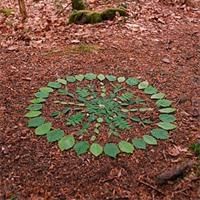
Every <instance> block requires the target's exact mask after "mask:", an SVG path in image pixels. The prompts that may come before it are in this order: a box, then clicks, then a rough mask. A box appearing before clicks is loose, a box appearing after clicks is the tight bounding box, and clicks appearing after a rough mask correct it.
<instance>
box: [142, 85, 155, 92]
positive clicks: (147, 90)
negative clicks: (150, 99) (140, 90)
mask: <svg viewBox="0 0 200 200" xmlns="http://www.w3.org/2000/svg"><path fill="white" fill-rule="evenodd" d="M156 92H157V89H156V88H155V87H153V86H151V85H149V86H148V87H146V88H145V89H144V93H145V94H155V93H156Z"/></svg>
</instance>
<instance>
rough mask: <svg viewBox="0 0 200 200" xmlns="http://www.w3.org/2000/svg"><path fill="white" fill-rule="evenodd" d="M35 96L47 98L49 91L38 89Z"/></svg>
mask: <svg viewBox="0 0 200 200" xmlns="http://www.w3.org/2000/svg"><path fill="white" fill-rule="evenodd" d="M35 96H36V97H38V98H48V97H49V92H43V91H40V92H37V93H35Z"/></svg>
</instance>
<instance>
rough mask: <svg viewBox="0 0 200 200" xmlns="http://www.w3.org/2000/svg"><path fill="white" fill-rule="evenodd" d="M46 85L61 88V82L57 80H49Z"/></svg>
mask: <svg viewBox="0 0 200 200" xmlns="http://www.w3.org/2000/svg"><path fill="white" fill-rule="evenodd" d="M48 86H49V87H51V88H54V89H58V88H61V84H60V83H59V82H49V83H48Z"/></svg>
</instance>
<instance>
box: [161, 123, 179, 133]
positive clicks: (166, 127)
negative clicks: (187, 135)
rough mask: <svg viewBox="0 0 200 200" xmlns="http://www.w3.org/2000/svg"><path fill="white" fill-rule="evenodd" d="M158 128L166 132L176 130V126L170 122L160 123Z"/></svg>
mask: <svg viewBox="0 0 200 200" xmlns="http://www.w3.org/2000/svg"><path fill="white" fill-rule="evenodd" d="M158 126H159V127H160V128H162V129H164V130H167V131H169V130H173V129H175V128H176V126H175V125H174V124H171V123H169V122H159V123H158Z"/></svg>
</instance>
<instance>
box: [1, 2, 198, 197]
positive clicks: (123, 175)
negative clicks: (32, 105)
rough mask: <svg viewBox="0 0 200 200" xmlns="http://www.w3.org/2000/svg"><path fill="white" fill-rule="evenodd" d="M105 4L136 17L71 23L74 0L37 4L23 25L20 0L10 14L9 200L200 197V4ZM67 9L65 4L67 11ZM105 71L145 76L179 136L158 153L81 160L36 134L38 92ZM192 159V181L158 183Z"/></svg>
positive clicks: (6, 64) (6, 27) (4, 47)
mask: <svg viewBox="0 0 200 200" xmlns="http://www.w3.org/2000/svg"><path fill="white" fill-rule="evenodd" d="M191 2H193V1H161V0H160V1H159V0H158V1H153V0H149V1H145V0H139V1H129V0H127V1H122V0H118V1H112V0H109V1H95V0H90V1H89V3H90V8H91V9H94V8H97V9H102V8H104V7H109V6H117V5H121V4H125V5H126V7H127V10H128V13H129V16H128V17H127V18H123V17H122V18H121V17H117V18H116V19H115V20H113V21H106V22H104V23H100V24H95V25H67V24H66V18H67V16H69V14H70V9H71V8H70V6H68V7H66V8H65V9H63V8H64V7H65V6H66V5H67V4H68V3H69V2H66V1H65V2H64V3H63V4H62V1H58V0H57V1H53V0H49V1H42V0H41V1H30V0H29V1H27V10H28V13H29V19H28V20H27V21H26V22H25V23H24V24H23V23H21V21H20V15H19V13H18V9H17V3H16V2H15V1H7V0H3V1H1V2H0V8H1V7H2V8H5V7H9V8H13V11H12V12H13V14H12V15H10V16H9V17H5V16H4V15H3V14H0V199H2V200H4V199H6V200H7V199H19V200H26V199H31V200H43V199H45V200H47V199H53V200H54V199H55V200H57V199H58V200H62V199H63V200H64V199H69V200H72V199H81V200H82V199H88V200H90V199H91V200H94V199H95V200H96V199H100V200H102V199H113V200H114V199H115V200H116V199H119V200H123V199H124V200H125V199H127V200H129V199H130V200H154V199H155V200H161V199H163V200H190V199H191V200H198V199H200V179H199V176H200V167H199V160H198V159H197V158H196V157H195V156H194V155H193V153H192V152H191V151H190V150H189V146H190V145H191V144H192V143H194V142H196V141H198V140H199V139H200V130H199V127H200V123H199V120H200V40H199V39H200V20H199V19H200V10H199V8H200V7H198V5H199V4H198V2H199V1H197V0H196V1H194V2H195V3H191ZM62 5H64V7H62ZM87 72H93V73H103V74H108V73H109V74H110V73H111V74H114V75H117V76H133V77H141V78H142V79H144V80H148V81H149V82H150V83H151V84H152V85H155V86H156V87H157V88H158V90H159V91H161V92H164V93H165V94H167V98H168V99H169V100H172V101H173V106H174V107H175V108H176V109H177V112H176V118H177V121H176V125H177V129H176V130H175V131H173V132H172V134H171V135H170V139H169V140H168V141H166V142H159V145H158V146H156V147H148V151H139V150H138V151H136V152H134V153H133V155H131V156H127V155H120V156H119V157H118V158H117V159H111V158H108V157H105V156H101V157H98V158H94V156H91V155H89V154H86V155H83V156H81V157H78V156H76V155H75V153H74V152H72V151H69V152H64V153H63V152H61V151H60V150H59V148H58V147H57V145H55V144H49V143H47V141H46V139H44V138H39V137H37V136H35V134H34V131H33V130H32V129H30V128H27V126H26V124H27V119H26V118H24V115H25V113H26V112H27V111H26V109H25V108H26V107H27V106H28V105H29V101H30V100H31V99H32V98H33V94H34V93H35V92H36V91H37V90H38V88H40V87H41V86H44V85H46V84H47V83H48V82H49V81H54V80H56V79H57V78H58V77H63V75H71V74H79V73H87ZM189 160H192V161H194V162H195V163H197V164H196V165H194V166H193V167H192V169H190V170H187V172H186V173H185V174H184V176H182V177H180V178H178V179H176V180H174V181H169V182H167V183H165V184H163V185H157V184H156V181H155V177H156V176H157V175H158V174H160V173H161V172H163V171H166V170H168V169H169V168H170V167H173V166H176V165H178V164H180V163H187V162H188V161H189Z"/></svg>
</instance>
